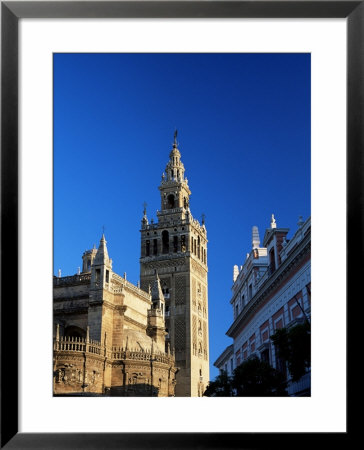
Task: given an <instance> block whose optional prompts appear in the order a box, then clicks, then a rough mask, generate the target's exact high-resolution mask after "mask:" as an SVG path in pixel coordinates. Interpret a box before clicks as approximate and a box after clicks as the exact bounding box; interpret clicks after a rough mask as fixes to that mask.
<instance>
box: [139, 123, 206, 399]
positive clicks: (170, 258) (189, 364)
mask: <svg viewBox="0 0 364 450" xmlns="http://www.w3.org/2000/svg"><path fill="white" fill-rule="evenodd" d="M176 138H177V132H175V135H174V143H173V148H172V150H171V152H170V154H169V161H168V163H167V166H166V169H165V172H164V173H163V174H162V180H161V184H160V186H159V191H160V195H161V209H160V211H157V218H158V221H157V223H154V222H153V221H151V222H150V223H149V221H148V218H147V214H146V209H145V208H144V216H143V219H142V226H141V258H140V282H141V288H142V289H144V290H145V291H148V289H149V286H152V285H153V281H154V280H155V276H156V274H158V276H159V278H160V280H161V285H162V289H163V293H164V297H165V322H166V333H167V339H166V341H167V344H166V345H167V346H168V345H169V346H170V348H171V350H172V351H173V350H174V351H175V357H176V366H177V367H178V369H179V371H178V373H177V377H176V380H177V384H176V396H178V397H190V396H192V397H197V396H202V394H203V392H204V390H205V389H206V386H207V383H208V381H209V345H208V342H209V341H208V301H207V233H206V227H205V223H204V220H202V224H200V223H199V221H198V220H196V219H194V218H193V217H192V214H191V211H190V195H191V191H190V189H189V187H188V181H187V178H186V177H185V168H184V165H183V163H182V161H181V153H180V151H179V150H178V147H177V139H176Z"/></svg>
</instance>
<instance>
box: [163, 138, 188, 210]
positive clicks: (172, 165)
mask: <svg viewBox="0 0 364 450" xmlns="http://www.w3.org/2000/svg"><path fill="white" fill-rule="evenodd" d="M159 190H160V192H161V210H162V212H164V211H168V210H169V211H171V210H173V212H176V211H175V210H176V209H179V210H180V211H179V212H183V210H185V211H187V210H189V198H190V195H191V191H190V190H189V187H188V180H187V178H185V167H184V165H183V163H182V161H181V153H180V151H179V149H178V143H177V131H175V133H174V142H173V147H172V150H171V152H170V154H169V161H168V163H167V165H166V169H165V172H163V175H162V181H161V184H160V186H159ZM171 212H172V211H171Z"/></svg>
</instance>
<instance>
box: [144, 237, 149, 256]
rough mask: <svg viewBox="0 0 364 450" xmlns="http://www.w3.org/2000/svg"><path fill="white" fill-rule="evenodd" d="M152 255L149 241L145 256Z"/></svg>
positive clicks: (146, 244)
mask: <svg viewBox="0 0 364 450" xmlns="http://www.w3.org/2000/svg"><path fill="white" fill-rule="evenodd" d="M149 255H150V241H147V242H146V243H145V256H149Z"/></svg>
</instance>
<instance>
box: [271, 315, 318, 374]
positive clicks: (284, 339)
mask: <svg viewBox="0 0 364 450" xmlns="http://www.w3.org/2000/svg"><path fill="white" fill-rule="evenodd" d="M271 340H272V342H273V344H274V346H275V348H276V351H277V354H278V357H279V358H281V359H283V360H284V361H287V364H288V370H289V373H290V374H291V377H292V381H298V380H299V379H300V378H301V377H302V376H303V375H304V374H305V373H306V369H308V368H309V367H311V327H310V323H309V322H308V320H306V321H305V322H304V323H303V324H298V325H295V326H294V327H292V328H289V329H287V328H281V329H280V330H277V331H276V332H275V333H274V334H273V335H272V336H271Z"/></svg>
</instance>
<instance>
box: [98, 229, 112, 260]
mask: <svg viewBox="0 0 364 450" xmlns="http://www.w3.org/2000/svg"><path fill="white" fill-rule="evenodd" d="M109 263H110V259H109V254H108V252H107V247H106V239H105V235H104V233H102V236H101V239H100V245H99V248H98V250H97V253H96V256H95V260H94V265H100V264H109Z"/></svg>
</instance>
